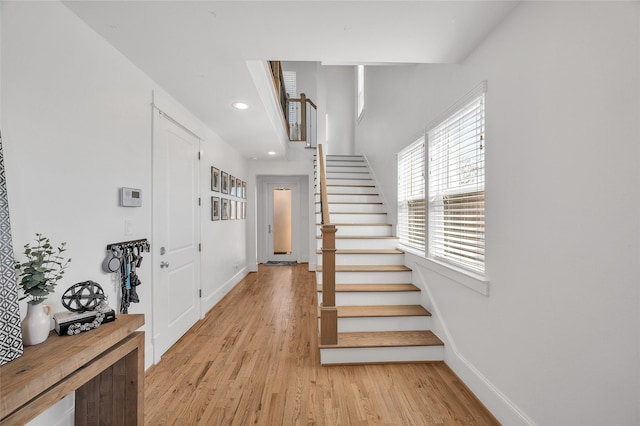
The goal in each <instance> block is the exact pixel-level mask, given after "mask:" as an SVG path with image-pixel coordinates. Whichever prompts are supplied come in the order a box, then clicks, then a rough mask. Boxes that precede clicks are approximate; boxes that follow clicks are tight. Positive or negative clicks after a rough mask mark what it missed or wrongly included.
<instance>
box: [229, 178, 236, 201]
mask: <svg viewBox="0 0 640 426" xmlns="http://www.w3.org/2000/svg"><path fill="white" fill-rule="evenodd" d="M229 195H233V196H234V197H235V196H236V178H234V177H233V176H231V175H229Z"/></svg>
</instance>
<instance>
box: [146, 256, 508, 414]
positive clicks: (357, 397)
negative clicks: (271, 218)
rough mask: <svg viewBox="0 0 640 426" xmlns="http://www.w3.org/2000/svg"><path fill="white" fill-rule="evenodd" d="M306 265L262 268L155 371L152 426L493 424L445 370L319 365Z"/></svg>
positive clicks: (151, 376) (150, 384)
mask: <svg viewBox="0 0 640 426" xmlns="http://www.w3.org/2000/svg"><path fill="white" fill-rule="evenodd" d="M306 269H307V265H298V266H295V267H284V266H262V265H261V266H260V268H259V271H258V272H257V273H252V274H249V275H248V276H247V277H246V278H245V279H244V280H243V281H242V282H241V283H240V284H238V285H237V286H236V287H235V288H234V289H233V290H232V291H231V292H230V293H229V294H228V295H227V296H226V297H225V298H224V299H223V300H222V301H220V303H219V304H218V305H217V306H216V307H215V308H214V309H213V310H211V312H209V313H208V315H207V316H206V318H205V319H204V320H202V321H200V322H198V323H197V324H196V325H195V326H194V327H193V328H192V329H191V330H190V331H189V332H188V333H187V334H186V335H185V336H183V337H182V339H180V341H179V342H178V343H176V344H175V345H174V346H173V347H172V348H171V349H170V350H169V351H168V352H167V353H166V354H165V355H164V356H163V358H162V361H161V362H160V363H159V364H157V365H155V366H153V367H151V368H150V369H149V370H148V372H147V374H146V381H145V423H146V424H148V425H163V424H164V425H176V424H179V425H196V424H200V425H249V424H257V425H269V426H271V425H327V426H335V425H436V424H444V425H449V424H467V425H493V424H498V423H497V421H496V420H495V419H494V418H493V417H492V416H491V414H490V413H489V412H488V411H487V410H486V409H485V408H484V407H483V406H482V405H481V404H480V402H479V401H478V400H477V399H476V398H475V397H474V395H473V394H472V393H471V392H470V391H469V390H468V389H467V388H466V386H465V385H464V384H463V383H462V382H461V381H460V380H459V379H458V378H457V377H456V376H455V375H454V374H453V373H452V372H451V370H450V369H449V368H448V367H447V366H446V365H445V364H443V363H424V364H393V365H359V366H331V367H321V366H320V365H319V360H318V358H319V352H318V337H317V335H318V327H317V318H316V315H317V298H316V282H315V277H314V274H313V273H310V272H307V270H306Z"/></svg>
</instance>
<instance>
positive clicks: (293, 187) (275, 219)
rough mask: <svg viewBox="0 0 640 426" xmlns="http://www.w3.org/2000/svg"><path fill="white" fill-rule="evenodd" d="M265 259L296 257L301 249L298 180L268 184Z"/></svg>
mask: <svg viewBox="0 0 640 426" xmlns="http://www.w3.org/2000/svg"><path fill="white" fill-rule="evenodd" d="M266 191H267V194H266V199H267V215H266V217H267V227H266V229H267V234H268V235H267V260H269V261H278V260H281V261H292V260H298V255H299V250H300V247H299V246H300V235H299V229H300V225H299V221H300V195H299V193H300V191H299V185H298V183H291V182H283V183H268V184H267V185H266Z"/></svg>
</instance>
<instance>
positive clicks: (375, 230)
mask: <svg viewBox="0 0 640 426" xmlns="http://www.w3.org/2000/svg"><path fill="white" fill-rule="evenodd" d="M336 227H337V228H338V232H336V235H338V236H342V235H359V236H362V237H373V236H376V237H391V236H393V234H392V231H393V228H392V227H391V226H388V225H358V226H352V225H336Z"/></svg>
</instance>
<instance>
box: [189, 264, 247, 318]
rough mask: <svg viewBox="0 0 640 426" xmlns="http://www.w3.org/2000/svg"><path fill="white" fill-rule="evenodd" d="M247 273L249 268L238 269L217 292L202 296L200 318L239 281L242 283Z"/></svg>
mask: <svg viewBox="0 0 640 426" xmlns="http://www.w3.org/2000/svg"><path fill="white" fill-rule="evenodd" d="M256 270H257V266H256ZM249 272H251V271H249V266H245V267H244V268H242V269H240V270H239V271H238V272H237V273H236V274H235V275H234V276H232V277H231V278H229V279H228V280H227V282H226V283H224V285H223V286H222V287H220V288H219V289H218V290H216V291H214V292H213V293H211V294H209V295H206V296H203V298H202V300H201V301H200V303H201V307H202V309H201V312H202V318H204V316H205V315H206V314H207V312H209V311H210V310H211V309H212V308H213V307H214V306H216V305H217V304H218V302H219V301H221V300H222V298H223V297H224V296H226V294H227V293H229V292H230V291H231V289H233V288H234V287H235V286H236V285H237V284H238V283H239V282H240V281H242V279H243V278H244V277H246V276H247V274H248V273H249Z"/></svg>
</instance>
